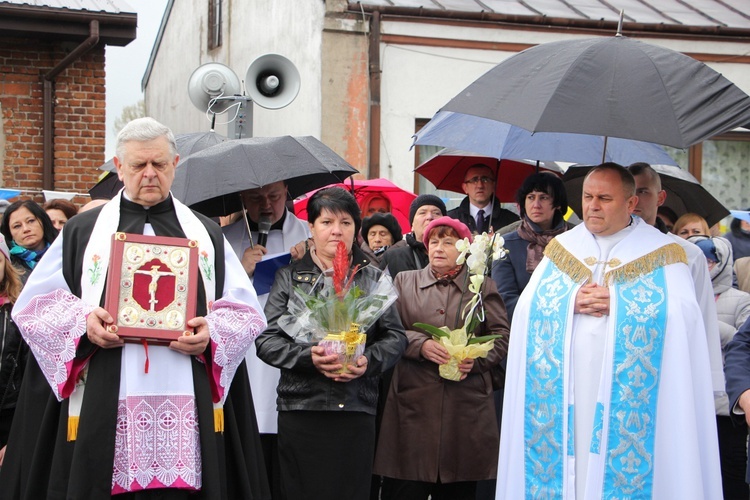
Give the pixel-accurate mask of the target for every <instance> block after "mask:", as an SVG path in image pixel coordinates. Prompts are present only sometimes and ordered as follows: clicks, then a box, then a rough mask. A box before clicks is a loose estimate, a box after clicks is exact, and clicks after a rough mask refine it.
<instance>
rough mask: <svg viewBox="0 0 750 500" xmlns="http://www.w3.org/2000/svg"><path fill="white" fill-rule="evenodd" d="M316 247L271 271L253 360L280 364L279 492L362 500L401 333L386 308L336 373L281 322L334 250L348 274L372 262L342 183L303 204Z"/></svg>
mask: <svg viewBox="0 0 750 500" xmlns="http://www.w3.org/2000/svg"><path fill="white" fill-rule="evenodd" d="M307 210H308V218H309V224H310V231H311V233H312V239H313V242H314V248H313V249H311V250H309V251H308V252H307V253H305V255H304V256H303V257H302V259H300V260H298V261H295V262H294V263H292V264H291V265H289V266H287V267H285V268H282V269H280V270H279V271H278V272H277V273H276V278H275V280H274V284H273V288H271V292H270V294H269V297H268V302H267V303H266V307H265V313H266V318H267V320H268V328H267V329H266V331H265V332H263V333H262V334H261V335H260V336H259V337H258V338H257V339H256V341H255V345H256V347H257V353H258V357H259V358H260V359H262V360H263V361H265V362H266V363H268V364H269V365H271V366H275V367H277V368H280V369H281V379H280V380H279V385H278V388H277V392H278V399H277V405H278V410H279V432H278V436H279V438H278V439H279V444H278V449H279V461H280V466H281V467H280V470H281V489H282V491H283V493H284V496H285V497H286V498H290V499H292V498H346V499H353V500H357V499H362V500H364V499H367V498H369V494H370V477H371V473H372V461H373V456H374V449H375V413H376V406H377V400H378V379H379V377H380V375H381V374H382V373H383V372H384V371H385V370H387V369H389V368H391V367H392V366H393V365H395V364H396V362H397V361H398V360H399V358H400V357H401V354H402V353H403V352H404V349H405V348H406V335H405V333H404V329H403V326H401V321H400V320H399V317H398V313H397V312H396V309H395V307H394V306H393V305H392V306H390V307H389V308H387V309H386V311H385V313H384V314H383V315H382V316H381V317H380V318H379V319H378V320H377V322H376V323H375V324H374V325H373V326H372V327H371V328H370V329H369V330H368V331H367V332H366V334H367V340H366V344H365V349H364V353H363V355H361V356H359V357H358V358H356V359H354V360H353V362H352V364H349V365H348V369H349V373H340V369H341V368H342V364H341V363H339V361H338V356H337V355H336V354H332V355H326V354H325V349H324V348H323V347H322V346H320V345H318V344H317V343H316V342H300V341H299V340H298V341H295V339H294V338H292V336H290V334H289V333H288V332H287V331H285V330H284V328H283V327H282V326H281V325H280V321H279V320H280V318H281V317H282V315H284V314H285V313H287V311H288V309H289V302H290V298H292V297H293V296H294V294H295V289H300V290H302V291H304V292H306V293H310V292H311V290H312V286H313V284H314V283H315V282H316V281H317V280H318V279H319V278H320V276H321V274H322V273H323V272H324V271H326V270H328V269H331V268H332V267H333V262H334V257H335V255H336V248H337V247H338V245H339V242H343V243H344V245H345V248H346V250H348V253H349V255H348V259H347V260H348V266H346V267H347V272H346V275H347V276H349V275H350V274H351V272H352V270H353V269H354V268H355V267H356V266H359V269H360V272H358V273H357V274H356V275H355V277H354V280H355V283H359V284H361V282H360V281H358V280H359V279H360V278H359V277H360V276H363V275H364V274H366V273H363V272H362V271H363V268H369V267H371V266H370V264H369V262H368V260H367V258H366V257H365V256H364V254H363V253H362V251H361V250H360V249H359V247H358V246H357V245H356V244H355V237H356V234H357V231H358V230H359V226H360V209H359V206H358V205H357V201H356V200H355V199H354V197H353V196H352V195H351V194H349V193H348V192H346V191H345V190H343V189H340V188H330V189H323V190H320V191H318V192H316V193H315V194H314V195H313V196H312V198H310V202H309V203H308V205H307Z"/></svg>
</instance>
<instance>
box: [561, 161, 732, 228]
mask: <svg viewBox="0 0 750 500" xmlns="http://www.w3.org/2000/svg"><path fill="white" fill-rule="evenodd" d="M651 167H652V168H653V169H654V170H656V171H657V172H658V173H659V177H660V178H661V187H662V189H664V190H665V191H666V192H667V200H666V201H665V202H664V206H666V207H669V208H671V209H672V210H674V212H675V213H676V214H677V216H678V217H679V216H681V215H683V214H686V213H688V212H692V213H696V214H698V215H700V216H701V217H703V218H704V219H706V222H707V223H708V225H709V226H713V225H714V224H716V223H717V222H719V221H720V220H721V219H723V218H724V217H726V216H727V215H729V210H727V209H726V208H725V207H724V205H722V204H721V203H720V202H719V200H717V199H716V198H714V197H713V196H712V195H711V193H709V192H708V191H706V189H705V188H704V187H703V186H701V184H700V183H699V182H698V180H697V179H696V178H695V177H693V176H692V175H690V173H689V172H688V171H686V170H683V169H681V168H679V167H673V166H671V165H651ZM592 168H593V167H587V166H580V165H573V166H572V167H569V168H568V170H567V171H566V172H565V174H564V175H563V183H564V184H565V191H566V192H567V194H568V205H569V206H570V208H571V209H573V211H574V212H575V213H576V214H578V215H579V216H580V217H583V214H582V213H581V195H582V192H583V178H584V177H586V174H587V173H588V172H589V170H591V169H592Z"/></svg>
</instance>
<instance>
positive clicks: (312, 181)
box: [172, 136, 358, 217]
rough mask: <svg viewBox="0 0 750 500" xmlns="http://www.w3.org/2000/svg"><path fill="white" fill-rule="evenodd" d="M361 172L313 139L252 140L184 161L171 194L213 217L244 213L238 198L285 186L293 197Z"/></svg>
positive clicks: (234, 142)
mask: <svg viewBox="0 0 750 500" xmlns="http://www.w3.org/2000/svg"><path fill="white" fill-rule="evenodd" d="M356 173H358V171H357V170H356V169H355V168H354V167H352V166H351V165H349V163H347V162H346V160H344V159H343V158H341V157H340V156H339V155H337V154H336V153H334V152H333V151H332V150H331V149H330V148H329V147H328V146H326V145H325V144H323V143H322V142H320V141H319V140H317V139H315V138H314V137H309V136H306V137H291V136H282V137H251V138H248V139H236V140H229V141H226V142H223V143H221V144H217V145H216V146H212V147H210V148H207V149H204V150H203V151H200V152H198V153H194V154H192V155H190V156H188V157H187V158H185V159H184V160H181V161H180V165H179V168H178V169H177V174H176V176H175V180H174V183H173V184H172V193H173V194H174V195H175V196H176V197H177V199H178V200H180V201H182V202H183V203H185V204H186V205H189V206H191V207H192V208H193V209H195V210H197V211H199V212H201V213H203V214H205V215H208V216H211V217H214V216H221V215H228V214H230V213H233V212H237V211H239V210H241V209H242V205H241V203H240V197H239V193H240V192H242V191H245V190H247V189H255V188H259V187H263V186H267V185H269V184H273V183H274V182H279V181H286V183H287V186H288V187H289V194H290V196H292V197H296V196H299V195H301V194H304V193H306V192H308V191H310V190H311V189H315V188H320V187H323V186H327V185H329V184H333V183H338V182H341V181H343V180H344V179H346V178H347V177H349V176H350V175H352V174H356Z"/></svg>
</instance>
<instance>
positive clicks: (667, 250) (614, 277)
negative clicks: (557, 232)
mask: <svg viewBox="0 0 750 500" xmlns="http://www.w3.org/2000/svg"><path fill="white" fill-rule="evenodd" d="M553 241H554V240H553ZM678 262H682V263H683V264H687V255H686V254H685V250H683V249H682V247H681V246H680V245H679V243H670V244H669V245H665V246H663V247H661V248H657V249H656V250H654V251H653V252H651V253H648V254H646V255H644V256H643V257H639V258H637V259H635V260H634V261H632V262H628V263H627V264H625V265H624V266H621V267H619V268H617V269H613V270H611V271H609V272H607V273H605V274H604V282H605V283H606V284H607V285H611V284H612V283H627V282H629V281H633V280H634V279H636V278H638V277H639V276H643V275H644V274H649V273H650V272H652V271H653V270H654V269H657V268H659V267H664V266H668V265H669V264H677V263H678Z"/></svg>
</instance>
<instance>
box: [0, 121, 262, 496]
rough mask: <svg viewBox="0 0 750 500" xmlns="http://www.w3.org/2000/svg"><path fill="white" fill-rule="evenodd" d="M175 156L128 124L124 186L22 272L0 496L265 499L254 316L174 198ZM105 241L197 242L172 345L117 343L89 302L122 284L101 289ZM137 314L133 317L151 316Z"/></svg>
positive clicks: (160, 136)
mask: <svg viewBox="0 0 750 500" xmlns="http://www.w3.org/2000/svg"><path fill="white" fill-rule="evenodd" d="M178 159H179V158H178V156H177V154H176V147H175V141H174V136H173V134H172V132H171V131H170V130H169V129H168V128H167V127H165V126H164V125H162V124H160V123H158V122H157V121H155V120H153V119H152V118H140V119H137V120H134V121H132V122H130V123H129V124H128V125H126V126H125V128H123V129H122V131H121V132H120V134H119V135H118V138H117V155H116V157H115V165H116V166H117V172H118V175H119V177H120V179H121V180H122V181H123V183H124V185H125V187H124V189H123V190H122V191H121V192H120V193H119V194H118V195H117V196H116V197H115V198H114V199H113V200H112V201H110V202H109V203H107V204H106V205H104V206H102V207H99V208H96V209H93V210H91V211H89V212H86V213H85V214H81V215H77V216H75V217H73V218H72V219H70V221H69V222H68V224H66V226H65V229H64V230H63V232H62V233H61V236H60V237H59V238H58V239H57V240H56V241H55V242H54V244H53V245H52V246H51V247H50V249H49V250H48V252H47V254H46V255H45V257H44V259H43V260H42V261H41V262H40V263H39V265H38V266H37V268H36V269H35V270H34V272H33V273H32V275H31V276H30V277H29V280H28V283H27V284H26V287H25V288H24V290H23V293H22V295H21V296H20V297H19V300H18V301H17V302H16V307H15V308H14V310H13V318H14V320H15V321H16V323H17V324H18V327H19V328H20V330H21V331H22V333H23V336H24V338H25V339H26V341H27V342H28V343H29V345H30V347H31V350H32V352H33V353H34V358H35V362H34V361H31V360H30V366H29V369H28V370H27V371H26V377H25V379H24V384H23V387H22V390H21V396H20V398H19V402H18V408H17V411H16V416H17V417H18V418H16V419H15V421H14V423H13V427H12V430H11V436H12V437H11V438H10V442H9V444H8V449H7V454H6V457H5V463H4V464H3V467H2V471H1V472H0V484H2V488H1V489H0V497H3V498H4V497H6V496H7V497H9V498H18V497H23V498H106V497H109V496H111V495H113V494H118V496H120V495H119V494H122V496H120V498H136V497H137V498H152V497H159V498H183V497H184V498H188V497H190V498H211V499H214V498H227V499H229V498H254V499H257V498H268V496H269V494H268V485H267V482H266V479H265V477H266V475H265V470H264V466H263V463H262V455H261V454H260V444H259V437H258V429H257V425H256V423H255V414H254V410H253V405H252V397H251V395H250V390H249V387H248V379H247V373H246V368H245V363H244V356H245V352H246V351H247V349H248V348H249V347H250V345H251V343H252V341H253V339H254V338H255V337H256V336H257V335H258V334H259V333H260V332H261V331H263V329H264V328H265V326H266V322H265V317H264V315H263V313H262V308H261V307H260V306H259V304H258V301H257V298H256V296H255V293H254V291H253V287H252V286H251V284H250V282H249V280H248V278H247V274H246V273H245V272H244V271H243V270H242V265H241V264H240V262H239V260H238V259H237V257H236V256H235V254H234V252H233V251H232V249H231V247H230V246H229V245H228V244H227V243H226V241H225V240H224V238H223V236H222V233H221V230H220V228H219V226H217V225H216V224H214V223H213V222H212V221H210V220H209V219H207V218H205V217H203V216H201V215H198V214H196V213H194V212H193V211H191V210H190V209H189V208H187V207H186V206H184V205H183V204H181V203H180V202H179V201H177V200H175V199H174V198H173V197H172V196H171V194H170V192H169V189H170V186H171V185H172V181H173V179H174V174H175V167H176V165H177V161H178ZM115 232H123V233H130V234H137V235H152V236H159V237H179V238H187V239H189V240H191V241H192V242H194V244H197V246H198V252H197V254H196V255H197V256H198V266H196V270H197V274H198V276H195V282H196V283H197V284H196V286H195V287H194V288H193V287H187V293H186V294H187V295H188V296H189V298H188V299H186V300H187V301H190V300H193V299H195V300H196V312H195V317H191V316H192V315H189V316H187V317H186V318H185V319H187V321H186V322H185V325H186V327H187V328H186V329H185V330H186V332H185V333H186V334H184V335H182V336H179V337H178V338H177V339H176V340H172V341H171V343H168V344H165V345H157V344H155V343H153V342H145V341H144V342H143V343H130V342H128V343H125V342H124V338H123V336H122V335H118V333H123V331H122V330H117V333H115V332H113V329H112V328H109V327H110V326H111V325H112V324H113V323H114V320H115V318H113V315H112V314H110V313H109V312H107V310H105V309H104V308H103V307H100V306H101V305H102V304H104V300H103V297H104V296H105V294H106V293H107V290H108V287H118V288H119V287H120V285H121V283H123V287H127V283H125V281H121V282H113V283H108V282H107V281H108V279H107V277H108V276H110V277H111V276H112V274H109V275H108V274H107V270H108V268H113V269H115V268H117V267H116V266H115V263H116V262H117V261H118V256H117V255H115V254H113V258H112V259H110V252H111V247H112V246H113V245H112V235H113V234H114V233H115ZM148 248H152V247H148ZM152 253H157V252H156V251H154V252H152ZM127 258H130V256H128V257H127ZM110 260H111V261H112V262H110ZM154 274H155V276H156V277H151V278H148V277H147V278H146V279H147V280H148V281H149V282H151V281H155V283H156V285H155V286H154V285H153V284H150V285H147V286H149V293H150V294H151V295H152V296H151V297H150V299H151V300H152V301H154V299H155V297H154V295H155V294H158V293H159V292H158V291H157V290H162V289H163V288H164V287H166V286H167V284H168V283H170V281H169V280H166V279H163V278H160V276H161V275H160V273H156V272H155V273H154ZM112 281H114V279H112ZM172 282H173V281H172ZM135 283H136V281H135V279H134V280H133V288H136V285H135ZM162 283H164V285H162ZM183 291H184V290H183ZM152 292H153V293H152ZM175 293H177V292H175ZM156 298H159V297H156ZM133 299H134V301H135V302H137V300H135V293H134V294H133ZM139 307H140V306H138V307H136V306H133V307H132V308H131V309H130V313H132V314H133V315H135V314H138V315H140V316H141V317H143V315H147V314H148V312H149V306H145V307H144V308H141V309H139ZM109 309H110V310H111V308H109ZM124 309H126V308H123V309H122V310H124ZM153 311H154V308H153V306H152V307H151V312H153ZM186 314H190V313H189V311H186ZM117 317H118V318H120V317H122V314H118V315H117ZM174 318H175V317H174V316H167V318H166V320H165V322H164V323H165V324H169V323H170V322H171V321H172V320H173V319H174ZM189 333H192V334H189Z"/></svg>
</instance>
